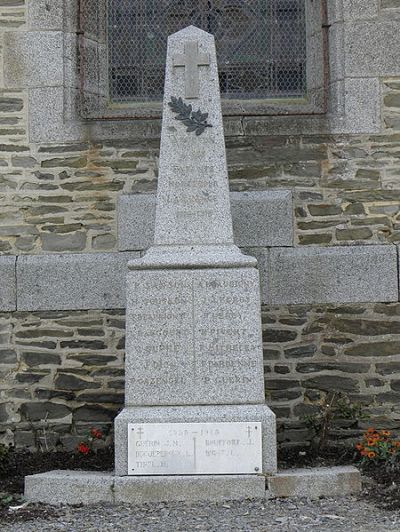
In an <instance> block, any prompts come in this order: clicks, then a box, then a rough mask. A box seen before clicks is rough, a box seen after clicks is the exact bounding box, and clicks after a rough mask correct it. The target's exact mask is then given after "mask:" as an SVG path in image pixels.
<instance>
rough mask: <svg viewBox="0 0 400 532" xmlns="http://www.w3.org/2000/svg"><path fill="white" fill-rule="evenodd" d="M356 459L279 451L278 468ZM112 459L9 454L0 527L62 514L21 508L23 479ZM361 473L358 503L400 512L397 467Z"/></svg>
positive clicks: (105, 452)
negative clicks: (362, 487) (363, 502)
mask: <svg viewBox="0 0 400 532" xmlns="http://www.w3.org/2000/svg"><path fill="white" fill-rule="evenodd" d="M356 458H357V457H356V455H355V453H354V451H353V450H352V449H347V450H346V449H330V450H328V451H324V452H319V453H317V452H315V451H312V450H310V449H309V448H307V449H302V450H301V449H300V450H299V449H291V450H282V451H280V453H279V467H280V469H287V468H293V467H322V466H334V465H344V464H354V463H355V461H356ZM113 459H114V457H113V451H112V449H102V450H99V451H97V452H96V453H94V452H91V453H89V454H88V455H82V454H77V453H66V452H41V453H25V452H24V453H21V452H14V451H12V450H11V451H10V452H9V453H8V454H7V455H6V456H4V457H2V458H1V459H0V524H3V525H6V524H10V523H18V522H19V523H22V522H26V521H30V520H33V519H37V518H40V519H47V518H49V519H50V518H55V517H57V516H59V515H63V512H65V509H63V508H55V507H51V506H45V505H38V504H29V505H24V503H23V498H22V493H23V486H24V477H25V476H26V475H31V474H34V473H42V472H45V471H49V470H53V469H73V470H79V469H81V470H91V471H111V470H112V469H113V466H114V464H113ZM356 465H357V464H356ZM362 473H363V477H364V489H363V492H362V494H361V495H360V498H361V499H362V500H364V501H365V500H367V501H370V502H371V503H373V504H375V505H376V506H377V507H378V508H380V509H382V510H388V511H393V510H398V509H400V464H397V466H396V465H395V466H392V467H391V468H389V467H384V466H382V464H379V465H375V466H374V465H370V466H368V467H364V468H363V469H362ZM13 508H14V509H13Z"/></svg>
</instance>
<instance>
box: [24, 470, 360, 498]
mask: <svg viewBox="0 0 400 532" xmlns="http://www.w3.org/2000/svg"><path fill="white" fill-rule="evenodd" d="M266 485H267V488H268V489H266ZM360 491H361V475H360V472H359V471H358V470H357V469H356V468H355V467H353V466H340V467H326V468H311V469H289V470H286V471H281V472H279V473H277V474H276V475H272V476H267V477H266V476H265V475H202V476H168V477H166V476H151V477H133V476H131V477H118V476H115V475H114V473H111V472H110V473H99V472H90V471H50V472H48V473H40V474H38V475H31V476H28V477H26V478H25V497H26V499H27V501H29V502H32V503H33V502H40V503H45V504H52V505H60V504H84V505H90V504H98V503H113V504H119V503H121V504H122V503H131V504H142V503H151V502H154V503H156V502H172V501H188V502H194V501H214V502H218V501H225V500H243V499H256V498H267V499H274V498H281V497H285V498H290V497H292V498H299V497H306V498H309V499H318V498H320V497H339V496H345V495H352V494H357V493H359V492H360Z"/></svg>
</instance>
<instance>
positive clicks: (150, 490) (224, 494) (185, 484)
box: [114, 475, 265, 504]
mask: <svg viewBox="0 0 400 532" xmlns="http://www.w3.org/2000/svg"><path fill="white" fill-rule="evenodd" d="M114 493H115V502H116V503H130V504H143V503H150V502H160V501H212V502H215V501H224V500H235V499H248V498H251V499H253V498H264V497H265V478H264V477H263V476H261V475H260V476H257V475H213V476H212V475H203V476H170V477H164V476H153V477H115V485H114Z"/></svg>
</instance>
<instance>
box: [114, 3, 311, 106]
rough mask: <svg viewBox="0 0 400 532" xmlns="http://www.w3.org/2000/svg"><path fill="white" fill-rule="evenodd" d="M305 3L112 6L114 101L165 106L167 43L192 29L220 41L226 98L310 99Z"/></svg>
mask: <svg viewBox="0 0 400 532" xmlns="http://www.w3.org/2000/svg"><path fill="white" fill-rule="evenodd" d="M304 3H305V2H304V0H246V1H243V0H109V4H108V51H109V65H110V96H111V100H112V101H113V102H129V101H139V102H140V101H141V102H143V101H152V100H161V99H162V93H163V87H164V68H165V57H166V51H167V37H168V35H170V34H172V33H175V32H176V31H178V30H180V29H183V28H185V27H186V26H189V25H191V24H193V25H194V26H197V27H199V28H201V29H203V30H205V31H208V32H209V33H212V34H214V35H215V38H216V44H217V54H218V66H219V75H220V86H221V92H222V95H223V97H225V98H235V99H238V98H240V99H254V98H298V97H304V95H305V90H306V71H305V63H306V43H305V6H304Z"/></svg>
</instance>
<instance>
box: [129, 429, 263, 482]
mask: <svg viewBox="0 0 400 532" xmlns="http://www.w3.org/2000/svg"><path fill="white" fill-rule="evenodd" d="M261 471H262V436H261V423H258V422H254V423H250V422H248V423H242V422H241V423H130V424H129V426H128V472H129V475H209V474H210V475H211V474H214V475H215V474H217V475H218V474H220V475H229V474H236V475H237V474H257V473H260V472H261Z"/></svg>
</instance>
